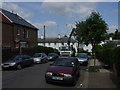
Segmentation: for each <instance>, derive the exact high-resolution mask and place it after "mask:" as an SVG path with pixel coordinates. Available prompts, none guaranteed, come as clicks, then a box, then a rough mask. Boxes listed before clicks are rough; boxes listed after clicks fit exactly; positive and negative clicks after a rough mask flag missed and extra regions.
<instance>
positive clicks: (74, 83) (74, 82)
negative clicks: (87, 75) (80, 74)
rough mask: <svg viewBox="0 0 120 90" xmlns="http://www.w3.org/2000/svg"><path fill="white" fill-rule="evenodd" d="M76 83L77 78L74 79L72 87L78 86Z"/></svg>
mask: <svg viewBox="0 0 120 90" xmlns="http://www.w3.org/2000/svg"><path fill="white" fill-rule="evenodd" d="M76 83H77V78H76V77H74V79H73V82H72V86H75V85H76Z"/></svg>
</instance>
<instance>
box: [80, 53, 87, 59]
mask: <svg viewBox="0 0 120 90" xmlns="http://www.w3.org/2000/svg"><path fill="white" fill-rule="evenodd" d="M78 57H80V58H87V54H84V53H79V54H78Z"/></svg>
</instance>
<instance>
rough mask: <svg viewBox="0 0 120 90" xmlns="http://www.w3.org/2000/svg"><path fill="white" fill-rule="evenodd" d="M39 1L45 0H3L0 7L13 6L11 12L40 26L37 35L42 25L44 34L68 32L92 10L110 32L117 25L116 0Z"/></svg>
mask: <svg viewBox="0 0 120 90" xmlns="http://www.w3.org/2000/svg"><path fill="white" fill-rule="evenodd" d="M35 1H36V0H35ZM41 1H44V2H30V0H29V2H22V1H21V2H3V3H2V8H3V9H6V10H8V11H10V12H12V10H13V11H14V13H17V14H18V15H20V16H21V17H23V18H24V19H25V20H27V21H28V22H30V23H32V24H33V25H35V26H36V27H37V28H38V29H39V35H38V36H39V37H40V36H41V35H42V34H43V26H44V25H45V26H46V36H47V37H57V36H58V34H60V35H61V36H64V35H69V34H70V32H71V30H72V28H74V27H75V24H76V22H78V21H83V20H85V19H86V18H88V17H89V15H90V13H91V12H92V11H96V12H99V13H100V14H101V16H102V18H103V19H104V20H105V21H106V23H107V24H108V26H109V32H114V31H115V30H116V29H117V28H118V2H97V1H100V0H95V1H96V2H45V1H46V0H41ZM61 1H62V0H61ZM75 1H77V0H75ZM87 1H88V0H87ZM89 1H90V0H89ZM106 1H107V0H106Z"/></svg>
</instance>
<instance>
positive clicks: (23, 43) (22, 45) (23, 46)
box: [20, 42, 28, 48]
mask: <svg viewBox="0 0 120 90" xmlns="http://www.w3.org/2000/svg"><path fill="white" fill-rule="evenodd" d="M20 44H21V47H22V48H26V47H28V44H27V42H20Z"/></svg>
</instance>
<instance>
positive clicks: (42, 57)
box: [33, 53, 48, 63]
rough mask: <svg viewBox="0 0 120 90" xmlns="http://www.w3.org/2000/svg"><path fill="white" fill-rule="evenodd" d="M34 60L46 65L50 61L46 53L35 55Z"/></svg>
mask: <svg viewBox="0 0 120 90" xmlns="http://www.w3.org/2000/svg"><path fill="white" fill-rule="evenodd" d="M33 59H34V62H35V63H45V62H47V61H48V59H47V55H46V54H45V53H35V54H34V55H33Z"/></svg>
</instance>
